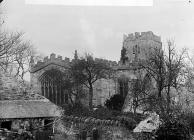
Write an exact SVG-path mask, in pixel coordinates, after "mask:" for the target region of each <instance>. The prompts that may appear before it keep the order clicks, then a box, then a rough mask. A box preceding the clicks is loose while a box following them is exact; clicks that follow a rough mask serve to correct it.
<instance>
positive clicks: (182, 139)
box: [156, 117, 190, 140]
mask: <svg viewBox="0 0 194 140" xmlns="http://www.w3.org/2000/svg"><path fill="white" fill-rule="evenodd" d="M189 132H190V131H189V126H188V124H187V122H186V121H185V120H183V119H179V118H175V117H172V118H169V119H166V120H163V123H162V125H160V127H159V129H158V130H157V132H156V139H157V140H172V139H176V140H189V139H190V133H189Z"/></svg>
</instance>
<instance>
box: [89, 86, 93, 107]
mask: <svg viewBox="0 0 194 140" xmlns="http://www.w3.org/2000/svg"><path fill="white" fill-rule="evenodd" d="M92 106H93V86H92V84H91V85H90V88H89V109H90V110H92V109H93V108H92Z"/></svg>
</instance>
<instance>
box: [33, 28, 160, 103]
mask: <svg viewBox="0 0 194 140" xmlns="http://www.w3.org/2000/svg"><path fill="white" fill-rule="evenodd" d="M122 45H123V46H122V49H121V58H120V61H119V62H116V61H109V60H103V59H102V61H105V62H106V63H109V65H110V66H111V67H112V68H113V69H114V70H115V71H116V73H115V75H114V77H113V78H111V79H100V80H97V81H96V82H95V83H94V89H93V90H94V91H93V94H94V97H93V104H94V106H98V105H104V103H105V101H106V100H107V99H109V98H110V97H111V96H112V95H114V94H121V95H122V96H123V97H126V100H128V99H127V97H128V96H127V95H128V94H130V85H131V84H132V83H133V81H134V80H136V79H138V75H139V73H142V75H143V78H147V77H148V76H147V75H146V72H144V71H142V70H141V68H140V67H139V66H138V62H140V61H143V60H146V59H147V58H148V56H149V55H150V52H151V51H152V50H153V48H159V49H160V48H162V42H161V38H160V37H159V36H157V35H155V34H154V33H153V32H152V31H148V32H141V33H139V32H135V33H134V34H133V33H132V34H128V35H124V36H123V44H122ZM76 53H77V52H76ZM72 61H74V60H73V59H72V60H70V59H69V58H66V57H65V58H64V59H62V56H56V54H54V53H52V54H51V55H50V57H45V58H44V60H43V61H39V62H37V63H35V62H34V60H33V59H32V60H31V63H30V67H31V69H30V82H31V86H32V88H33V89H34V92H35V93H38V94H41V95H43V96H45V97H46V98H48V99H49V100H50V101H51V102H53V103H55V104H57V105H59V106H60V105H62V104H64V103H68V94H67V90H66V89H64V88H63V85H62V84H63V83H62V78H61V77H62V74H63V73H65V72H66V71H67V69H68V67H69V65H70V63H71V62H72ZM125 104H128V102H125Z"/></svg>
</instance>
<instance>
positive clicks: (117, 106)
mask: <svg viewBox="0 0 194 140" xmlns="http://www.w3.org/2000/svg"><path fill="white" fill-rule="evenodd" d="M124 100H125V98H123V96H122V95H120V94H115V95H113V96H112V97H111V98H110V99H107V100H106V102H105V106H106V107H107V108H108V109H110V110H117V111H121V110H122V107H123V104H124Z"/></svg>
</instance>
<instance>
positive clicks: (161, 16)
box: [1, 0, 194, 61]
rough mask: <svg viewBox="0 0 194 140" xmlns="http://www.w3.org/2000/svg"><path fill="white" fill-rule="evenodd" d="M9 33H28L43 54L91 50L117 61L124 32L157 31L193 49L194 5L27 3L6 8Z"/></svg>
mask: <svg viewBox="0 0 194 140" xmlns="http://www.w3.org/2000/svg"><path fill="white" fill-rule="evenodd" d="M1 8H2V12H3V16H4V20H5V25H6V29H8V30H11V31H22V32H25V38H26V39H29V40H31V42H32V44H33V45H34V47H35V48H36V49H37V50H38V51H39V52H40V53H42V54H44V55H49V54H50V53H52V52H54V53H56V54H59V55H62V56H63V57H70V58H72V57H73V53H74V50H75V49H76V50H78V53H79V52H80V53H83V52H85V51H87V52H92V53H93V54H94V56H96V57H102V58H106V59H110V60H116V61H118V60H119V59H120V50H121V48H122V38H123V34H128V33H133V32H145V31H153V32H154V34H156V35H159V36H161V38H162V41H163V42H165V41H166V39H168V38H173V39H175V43H176V46H177V47H178V48H181V47H187V48H190V49H192V47H193V48H194V1H193V0H191V2H190V3H189V1H188V0H154V3H153V6H149V7H146V6H141V7H140V6H139V7H138V6H65V5H34V4H33V5H32V4H26V3H25V0H4V1H3V3H2V4H1Z"/></svg>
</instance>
